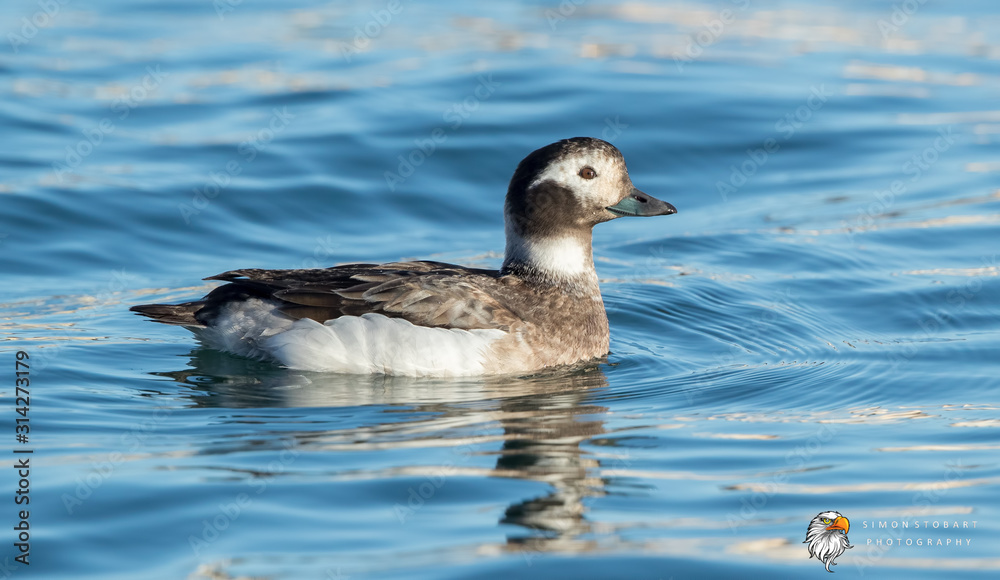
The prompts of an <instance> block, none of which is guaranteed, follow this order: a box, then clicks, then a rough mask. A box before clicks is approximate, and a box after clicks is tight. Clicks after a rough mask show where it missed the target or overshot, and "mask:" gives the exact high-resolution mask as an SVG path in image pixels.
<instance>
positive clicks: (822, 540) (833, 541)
mask: <svg viewBox="0 0 1000 580" xmlns="http://www.w3.org/2000/svg"><path fill="white" fill-rule="evenodd" d="M850 528H851V522H849V521H847V518H845V517H844V516H842V515H840V513H839V512H832V511H831V512H822V513H820V514H817V515H816V517H814V518H813V519H812V521H811V522H809V529H808V530H806V540H805V541H804V542H802V543H803V544H809V557H810V558H812V557H813V556H816V559H817V560H819V561H820V562H823V563H824V564H825V565H826V571H827V572H833V570H831V569H830V566H835V565H836V562H834V560H836V559H837V558H838V557H839V556H840V555H841V554H843V553H844V550H846V549H848V548H853V547H854V546H852V545H851V542H850V541H848V539H847V531H848V530H849V529H850Z"/></svg>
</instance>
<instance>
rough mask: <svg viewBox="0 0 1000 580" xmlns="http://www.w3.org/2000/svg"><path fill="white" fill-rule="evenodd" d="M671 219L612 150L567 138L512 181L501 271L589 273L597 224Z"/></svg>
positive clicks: (537, 155)
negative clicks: (628, 218) (636, 218)
mask: <svg viewBox="0 0 1000 580" xmlns="http://www.w3.org/2000/svg"><path fill="white" fill-rule="evenodd" d="M672 213H677V208H675V207H674V206H672V205H670V204H669V203H667V202H665V201H660V200H658V199H656V198H655V197H653V196H651V195H649V194H646V193H643V192H641V191H639V190H638V189H637V188H636V187H635V186H634V185H632V180H631V179H630V178H629V176H628V169H627V168H626V167H625V158H624V157H622V154H621V152H620V151H619V150H618V149H617V148H616V147H615V146H614V145H612V144H611V143H608V142H607V141H602V140H601V139H594V138H591V137H574V138H572V139H564V140H562V141H558V142H556V143H553V144H551V145H546V146H545V147H542V148H541V149H538V150H536V151H532V152H531V154H529V155H528V156H527V157H525V158H524V160H523V161H521V163H520V164H518V166H517V170H516V171H515V172H514V177H512V178H511V180H510V185H509V186H508V188H507V201H506V203H505V204H504V221H505V224H506V234H507V249H506V252H505V255H504V268H503V269H504V270H505V271H508V272H520V273H532V272H536V273H540V274H542V275H544V276H545V277H549V278H572V277H574V276H577V275H580V274H585V273H590V272H593V258H592V255H591V247H590V244H591V229H592V228H593V227H594V226H595V225H597V224H599V223H602V222H606V221H610V220H613V219H616V218H619V217H625V216H640V217H644V216H657V215H670V214H672Z"/></svg>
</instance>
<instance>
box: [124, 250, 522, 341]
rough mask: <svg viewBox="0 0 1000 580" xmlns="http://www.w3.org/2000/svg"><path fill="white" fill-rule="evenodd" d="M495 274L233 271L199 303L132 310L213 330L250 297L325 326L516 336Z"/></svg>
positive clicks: (421, 266)
mask: <svg viewBox="0 0 1000 580" xmlns="http://www.w3.org/2000/svg"><path fill="white" fill-rule="evenodd" d="M497 277H498V273H497V272H496V271H493V270H479V269H473V268H463V267H461V266H455V265H451V264H444V263H441V262H396V263H391V264H381V265H376V264H349V265H344V266H336V267H333V268H324V269H309V270H259V269H246V270H233V271H230V272H224V273H222V274H218V275H216V276H211V277H209V278H206V280H223V281H226V282H229V283H228V284H226V285H224V286H220V287H218V288H216V289H215V290H212V292H210V293H209V294H208V295H207V296H205V298H203V299H202V300H199V301H197V302H189V303H186V304H177V305H158V304H153V305H146V306H137V307H133V308H132V310H135V311H138V312H140V313H142V314H145V315H147V316H150V317H152V318H154V319H156V320H158V321H160V322H166V323H170V324H186V325H192V326H209V325H211V323H212V320H213V319H214V318H215V317H216V316H218V314H219V313H220V312H221V311H222V309H223V308H224V307H225V306H226V305H228V304H231V303H232V302H234V301H240V300H246V299H249V298H263V299H271V300H275V301H277V302H278V303H279V309H280V310H281V311H282V312H284V313H285V314H287V315H288V316H290V317H292V318H295V319H299V318H311V319H313V320H316V321H318V322H325V321H327V320H331V319H334V318H339V317H341V316H360V315H362V314H366V313H378V314H384V315H385V316H390V317H395V318H403V319H406V320H408V321H410V322H412V323H413V324H416V325H418V326H428V327H447V328H463V329H467V330H471V329H476V328H496V329H502V330H508V329H509V328H510V327H511V326H512V325H514V324H515V323H516V322H517V321H518V320H519V319H518V317H517V316H516V315H515V314H514V313H513V312H511V311H510V310H509V309H508V308H507V307H506V306H504V305H503V304H501V302H500V300H498V299H497V297H496V295H495V294H496V293H494V292H491V289H495V288H497V287H498V285H499V284H500V282H498V280H497Z"/></svg>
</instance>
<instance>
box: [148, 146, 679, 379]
mask: <svg viewBox="0 0 1000 580" xmlns="http://www.w3.org/2000/svg"><path fill="white" fill-rule="evenodd" d="M672 213H677V209H676V208H674V206H672V205H670V204H669V203H666V202H664V201H660V200H658V199H656V198H654V197H651V196H649V195H647V194H645V193H643V192H641V191H639V190H638V189H636V188H635V187H634V186H633V185H632V180H631V179H629V176H628V170H627V169H626V168H625V160H624V158H623V157H622V154H621V152H620V151H618V149H617V148H615V147H614V146H613V145H611V144H610V143H608V142H606V141H602V140H600V139H592V138H589V137H576V138H573V139H565V140H563V141H559V142H557V143H553V144H551V145H548V146H546V147H542V148H541V149H538V150H537V151H533V152H532V153H531V154H530V155H528V156H527V157H525V158H524V160H523V161H521V163H520V164H519V165H518V166H517V170H516V171H515V172H514V177H512V178H511V180H510V185H509V186H508V188H507V200H506V202H505V203H504V223H505V233H506V237H507V247H506V251H505V252H504V260H503V266H502V267H501V268H500V270H499V271H497V270H481V269H476V268H465V267H462V266H454V265H451V264H444V263H441V262H427V261H420V262H395V263H391V264H381V265H376V264H350V265H344V266H336V267H333V268H324V269H310V270H258V269H245V270H233V271H230V272H225V273H223V274H219V275H217V276H211V277H209V278H206V280H223V281H225V282H227V283H226V284H224V285H222V286H219V287H218V288H216V289H214V290H212V291H211V292H209V294H208V295H207V296H205V297H204V298H202V299H201V300H197V301H195V302H186V303H184V304H148V305H143V306H133V307H132V310H133V311H135V312H138V313H140V314H144V315H146V316H148V317H150V318H152V319H153V320H155V321H157V322H163V323H166V324H175V325H179V326H184V327H186V328H188V329H189V330H191V331H192V332H194V333H195V335H197V336H198V338H200V339H201V340H202V341H203V342H204V343H206V344H207V345H208V346H210V347H212V348H215V349H219V350H223V351H226V352H229V353H233V354H237V355H241V356H245V357H253V358H262V359H269V360H272V361H275V362H277V363H280V364H282V365H284V366H286V367H289V368H292V369H301V370H311V371H330V372H341V373H362V374H369V373H384V374H392V375H411V376H455V375H490V374H506V373H524V372H529V371H534V370H538V369H541V368H544V367H550V366H556V365H566V364H571V363H576V362H579V361H584V360H588V359H593V358H596V357H601V356H604V355H606V354H607V353H608V347H609V333H608V317H607V314H606V313H605V311H604V301H603V300H602V299H601V291H600V288H599V287H598V284H597V272H596V271H595V270H594V259H593V253H592V249H591V238H592V229H593V227H594V226H595V225H597V224H599V223H601V222H606V221H610V220H613V219H615V218H619V217H623V216H657V215H669V214H672Z"/></svg>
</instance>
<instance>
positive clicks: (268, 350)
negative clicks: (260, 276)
mask: <svg viewBox="0 0 1000 580" xmlns="http://www.w3.org/2000/svg"><path fill="white" fill-rule="evenodd" d="M275 306H276V304H275V303H274V302H271V301H266V300H258V299H251V300H246V301H244V302H240V303H236V304H233V305H232V306H231V307H230V308H229V309H228V310H227V311H226V312H225V313H224V314H222V315H221V316H219V318H218V319H217V320H216V321H215V323H214V324H213V325H212V326H211V327H210V328H192V329H191V330H192V331H194V332H195V334H197V335H198V337H199V338H201V339H202V340H203V341H205V342H206V343H208V345H209V346H211V347H213V348H216V349H219V350H224V351H227V352H230V353H233V354H238V355H241V356H247V357H252V358H267V359H271V360H274V361H277V362H279V363H281V364H282V365H284V366H286V367H289V368H292V369H298V370H306V371H327V372H339V373H357V374H372V373H383V374H387V375H407V376H459V375H478V374H482V373H483V366H484V363H485V362H486V353H487V351H488V350H489V346H490V344H492V343H493V342H494V341H496V340H498V339H500V338H502V337H503V336H505V335H506V333H505V332H503V331H502V330H495V329H476V330H461V329H447V328H427V327H423V326H416V325H414V324H412V323H410V322H408V321H406V320H403V319H401V318H389V317H387V316H384V315H381V314H371V313H369V314H364V315H362V316H342V317H340V318H336V319H334V320H328V321H327V322H325V323H323V324H320V323H319V322H316V321H315V320H311V319H308V318H304V319H301V320H295V321H293V320H290V319H289V318H288V317H286V316H284V315H282V314H280V313H279V312H277V311H276V309H275Z"/></svg>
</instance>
